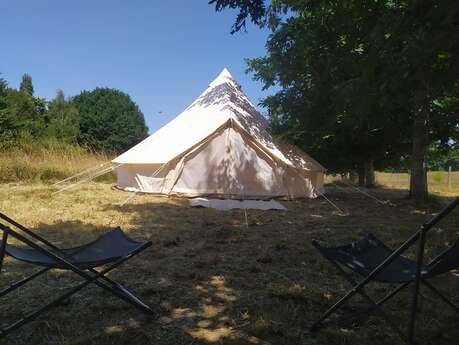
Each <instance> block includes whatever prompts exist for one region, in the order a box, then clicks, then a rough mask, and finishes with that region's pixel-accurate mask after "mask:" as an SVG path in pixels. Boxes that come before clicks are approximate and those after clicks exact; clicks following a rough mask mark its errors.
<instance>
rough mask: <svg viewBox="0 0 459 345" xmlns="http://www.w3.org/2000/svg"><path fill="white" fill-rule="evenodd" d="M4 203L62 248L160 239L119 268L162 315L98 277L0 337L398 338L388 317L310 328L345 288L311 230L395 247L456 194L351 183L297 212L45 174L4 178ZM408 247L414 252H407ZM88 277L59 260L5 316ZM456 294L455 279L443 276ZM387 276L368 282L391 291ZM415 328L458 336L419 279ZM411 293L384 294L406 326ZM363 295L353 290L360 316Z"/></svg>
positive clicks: (11, 268) (20, 267) (439, 237)
mask: <svg viewBox="0 0 459 345" xmlns="http://www.w3.org/2000/svg"><path fill="white" fill-rule="evenodd" d="M1 187H2V188H1V190H0V210H1V211H2V212H5V213H6V214H8V215H10V216H11V217H13V218H16V219H17V220H18V221H20V222H22V223H24V224H27V225H28V226H29V227H30V228H32V229H33V230H35V231H37V232H38V233H40V234H41V235H43V236H45V237H46V238H48V239H50V240H52V241H54V242H55V243H57V244H58V245H60V246H66V245H67V246H73V245H75V244H77V243H78V244H79V243H85V242H87V241H89V240H92V239H94V238H95V237H96V236H98V235H100V234H102V233H104V232H105V231H107V230H108V229H110V228H112V227H115V226H121V227H122V228H123V229H124V230H125V231H126V232H127V233H128V234H129V235H130V236H132V237H134V238H139V239H150V240H151V241H153V246H152V247H151V248H149V249H147V250H146V251H145V252H143V253H142V254H140V255H139V256H137V257H135V258H134V259H132V260H130V261H129V262H128V264H127V265H125V266H124V267H121V268H120V269H119V270H116V271H114V272H113V273H112V275H111V277H113V278H115V279H118V280H120V281H121V282H123V283H125V284H126V286H127V287H128V288H131V289H132V290H133V291H134V292H136V293H138V294H139V295H140V296H141V297H143V298H144V299H145V301H146V302H147V303H149V304H150V305H151V306H152V307H153V308H154V310H155V312H156V314H157V315H156V317H154V318H149V317H146V316H144V315H142V314H141V313H139V312H138V311H137V310H136V309H134V308H132V307H131V306H129V305H127V304H125V303H124V302H122V301H120V300H117V299H116V298H114V297H112V296H111V295H109V294H107V293H105V292H103V291H101V290H100V289H99V288H95V287H90V288H86V289H84V290H82V291H81V292H80V293H79V294H78V295H76V296H74V297H72V298H71V299H70V300H69V301H68V302H66V303H64V305H62V306H60V307H58V308H56V309H54V310H53V311H52V312H51V313H48V314H46V316H43V317H41V318H39V319H37V320H36V321H34V322H33V323H31V324H29V325H28V326H26V327H24V328H22V329H20V330H18V331H17V332H15V333H13V334H11V336H9V337H8V338H6V339H5V340H0V344H14V345H25V344H27V345H34V344H59V345H77V344H79V345H83V344H84V345H89V344H97V345H108V344H139V345H142V344H158V345H180V344H184V345H185V344H186V345H190V344H280V345H289V344H291V345H298V344H324V345H325V344H326V345H335V344H336V345H338V344H340V345H342V344H370V343H371V344H374V345H383V344H387V345H389V344H391V345H393V344H401V343H402V342H401V341H400V339H399V338H398V336H397V335H396V334H395V333H394V332H393V331H392V329H391V328H390V327H389V326H388V325H387V324H386V323H385V322H384V321H383V320H382V319H380V318H379V317H378V316H370V317H369V318H367V319H364V320H362V319H360V320H354V319H352V320H351V319H349V318H346V319H345V320H339V322H338V326H337V325H331V326H329V327H327V328H324V329H323V330H322V331H321V332H319V333H318V334H311V333H310V332H309V326H310V325H311V323H312V322H313V321H314V320H315V319H316V318H317V317H318V316H319V315H320V313H321V312H323V311H325V310H326V308H327V307H328V306H329V305H330V304H331V303H332V302H333V301H334V300H335V299H336V298H338V297H340V296H341V295H343V293H344V292H345V291H346V290H347V289H348V288H349V286H348V285H347V284H346V283H345V282H344V281H343V280H342V279H341V278H340V277H339V276H338V275H337V273H336V272H335V270H334V269H333V268H332V267H331V266H330V265H329V264H328V263H327V262H326V261H325V260H324V259H323V258H322V257H320V256H319V255H318V253H317V252H316V251H315V249H314V248H313V247H312V246H311V240H312V239H313V238H315V239H319V240H324V241H328V242H332V243H344V242H347V241H349V240H351V239H356V238H358V237H359V236H361V235H362V234H364V233H367V232H373V233H374V234H376V235H377V236H378V237H380V238H381V239H382V240H384V241H387V243H389V244H390V245H391V246H396V245H398V244H399V243H400V242H401V241H403V240H404V239H405V238H406V237H407V236H408V235H409V234H411V233H412V232H414V231H415V230H416V229H417V227H418V225H419V224H420V223H421V222H423V221H425V220H426V219H428V218H429V217H431V216H432V214H434V213H435V212H437V211H438V210H439V209H440V208H441V206H442V205H444V204H445V203H446V202H447V201H448V199H449V198H448V197H445V196H443V197H442V196H437V197H436V198H435V200H434V201H433V202H431V203H429V204H428V205H425V206H424V207H422V208H416V207H414V206H413V205H412V204H411V203H410V202H409V201H408V200H407V199H406V198H405V194H406V193H405V192H404V191H401V190H395V189H394V190H391V189H374V190H371V191H370V193H372V195H374V196H377V197H378V198H379V199H382V200H385V201H387V203H386V204H385V205H380V204H378V203H377V202H375V201H374V200H372V199H369V198H367V197H365V196H364V195H361V194H358V193H355V192H353V191H352V190H351V189H350V188H346V187H340V188H336V187H329V188H328V197H329V198H330V199H331V200H333V202H335V203H336V204H337V205H339V206H340V207H341V208H342V209H343V210H344V211H345V212H346V214H344V215H343V214H340V213H338V212H336V211H335V210H334V209H333V208H332V207H331V206H330V205H329V204H328V203H327V202H326V201H325V200H324V199H322V198H321V199H316V200H301V201H290V202H285V203H284V204H285V205H286V206H287V207H288V211H286V212H279V211H268V212H265V211H255V210H249V211H248V215H247V217H248V218H247V220H248V227H247V223H246V220H245V216H244V212H243V211H240V210H235V211H215V210H209V209H200V208H189V207H188V206H187V204H186V203H185V202H184V201H183V200H178V199H173V198H159V197H154V196H150V195H138V196H136V197H135V198H134V199H132V200H131V201H130V202H129V203H127V204H126V205H124V206H123V207H120V206H119V204H120V203H122V202H123V201H124V200H125V199H126V197H127V196H128V195H127V194H126V193H124V192H122V191H118V190H113V189H112V188H111V185H110V184H106V183H91V184H87V185H84V186H82V187H80V188H77V189H75V190H72V191H69V192H67V193H62V194H58V195H56V196H51V191H52V187H50V186H49V185H44V184H40V183H35V184H4V185H2V186H1ZM458 225H459V210H458V211H456V212H455V213H454V214H452V215H451V216H450V217H449V218H448V219H447V220H445V221H444V222H443V223H442V224H441V225H440V226H439V227H438V228H436V229H435V230H433V231H432V233H431V234H430V241H429V245H428V248H427V256H428V257H432V256H434V255H435V253H438V252H439V251H440V250H441V249H443V248H444V247H445V246H446V245H447V244H448V243H450V242H451V241H452V240H454V239H456V238H458V237H459V228H458ZM409 255H412V253H409ZM32 270H33V268H31V267H29V266H28V265H26V264H23V263H18V262H16V261H13V260H11V259H9V258H8V259H7V260H6V263H5V266H4V268H3V271H2V274H1V275H0V285H1V286H2V287H3V286H6V285H7V282H9V281H12V280H16V279H18V278H21V277H23V276H24V275H25V274H27V273H30V272H31V271H32ZM78 280H79V279H78V277H75V275H74V274H72V273H69V272H63V271H55V272H52V273H49V274H48V275H47V276H45V277H40V278H39V279H38V280H37V281H35V282H34V283H32V284H31V285H29V286H26V287H24V288H22V289H19V290H18V291H17V292H15V293H14V294H12V295H9V297H8V298H6V299H5V298H4V299H2V300H0V301H1V302H0V315H1V317H0V323H1V324H4V323H6V322H7V321H8V320H12V319H14V318H16V317H20V316H21V315H23V314H24V313H26V312H27V311H30V310H32V309H33V308H35V307H37V306H39V305H40V304H41V303H43V302H44V301H46V300H49V299H50V298H51V297H52V296H53V294H55V293H62V291H64V290H65V289H68V288H69V287H71V286H72V284H74V283H75V282H76V281H78ZM435 282H436V283H437V284H438V286H439V287H440V288H441V290H443V291H444V292H445V293H446V294H447V295H449V296H452V299H453V301H455V302H456V303H459V296H458V295H457V289H458V286H459V276H457V275H445V276H444V277H441V278H438V279H436V281H435ZM390 288H391V287H390V286H387V285H377V284H374V285H372V286H371V287H370V288H369V289H368V292H369V293H371V294H374V295H382V294H384V292H386V291H388V290H389V289H390ZM422 295H423V298H422V302H421V309H422V313H421V314H420V317H419V323H418V337H419V339H422V344H437V345H442V344H456V343H457V339H458V338H459V329H458V328H457V327H451V325H454V324H457V323H458V322H459V316H458V315H455V314H453V313H452V312H451V311H450V310H449V309H448V308H445V307H444V305H443V304H442V302H441V301H438V300H437V299H435V297H432V296H431V294H430V293H429V292H428V291H425V290H422ZM409 296H410V295H409V293H408V291H406V292H405V293H402V294H401V295H400V296H399V297H397V298H395V299H394V300H393V301H391V303H390V304H389V305H388V307H389V308H388V312H389V313H390V314H391V315H392V317H393V318H394V320H395V321H396V322H397V323H399V324H400V325H405V322H406V320H407V318H408V313H407V308H408V306H409ZM364 306H365V304H364V302H363V300H361V299H358V298H357V299H355V300H354V301H353V303H350V304H349V305H348V306H347V307H346V311H347V312H349V313H353V312H355V311H356V310H360V309H362V308H363V307H364Z"/></svg>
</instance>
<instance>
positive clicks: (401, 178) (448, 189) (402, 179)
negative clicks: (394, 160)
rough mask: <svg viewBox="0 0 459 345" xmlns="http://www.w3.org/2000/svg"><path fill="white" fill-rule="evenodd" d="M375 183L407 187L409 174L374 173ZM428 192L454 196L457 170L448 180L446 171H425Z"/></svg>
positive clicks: (458, 181)
mask: <svg viewBox="0 0 459 345" xmlns="http://www.w3.org/2000/svg"><path fill="white" fill-rule="evenodd" d="M376 183H378V184H380V185H382V186H385V187H388V188H396V189H409V188H410V176H409V174H408V173H383V172H377V173H376ZM427 183H428V185H429V192H431V193H434V194H436V193H437V194H438V193H440V194H441V195H449V196H454V195H457V194H458V192H459V172H458V171H453V172H452V173H451V175H450V180H449V181H448V172H447V171H429V172H428V173H427Z"/></svg>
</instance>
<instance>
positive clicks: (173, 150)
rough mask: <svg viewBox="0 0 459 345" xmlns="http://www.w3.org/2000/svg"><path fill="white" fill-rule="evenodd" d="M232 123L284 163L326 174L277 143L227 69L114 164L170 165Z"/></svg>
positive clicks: (303, 155) (307, 160) (297, 152)
mask: <svg viewBox="0 0 459 345" xmlns="http://www.w3.org/2000/svg"><path fill="white" fill-rule="evenodd" d="M229 119H233V120H235V121H237V122H238V124H239V125H240V126H241V127H242V128H244V129H245V130H246V131H247V132H248V133H249V134H250V135H251V136H252V137H253V139H254V140H256V141H258V142H259V143H260V144H262V145H263V146H264V147H265V148H266V149H267V150H269V151H270V152H271V153H272V154H273V155H274V156H276V157H277V158H279V159H280V160H282V161H283V162H284V163H287V164H289V165H291V166H294V167H296V168H301V169H305V170H309V171H324V170H325V168H324V167H322V166H321V165H320V164H319V163H318V162H316V161H315V160H313V159H312V158H311V157H309V156H308V155H306V154H305V153H304V152H302V151H301V150H299V149H298V148H296V147H294V146H291V145H286V144H279V143H275V142H274V140H273V138H272V136H271V135H270V134H269V132H268V130H267V129H268V122H267V120H266V119H265V118H264V117H263V116H262V115H261V114H260V113H259V112H258V111H257V109H256V108H255V107H254V105H253V104H252V103H251V102H250V101H249V99H248V98H247V96H246V95H245V94H244V93H243V91H242V89H241V87H240V86H239V84H238V83H237V82H236V81H235V80H234V79H233V77H232V76H231V74H230V73H229V71H228V70H227V69H226V68H225V69H223V71H222V72H221V73H220V75H219V76H218V77H217V78H216V79H215V80H214V81H213V82H212V83H210V85H209V87H208V88H207V89H206V90H205V91H204V92H203V93H202V94H201V95H200V96H199V97H198V98H197V99H196V100H195V101H194V102H193V103H192V104H191V105H190V106H189V107H188V108H186V109H185V110H184V111H183V112H182V113H181V114H180V115H178V116H177V117H176V118H174V119H173V120H172V121H170V122H169V123H168V124H166V125H165V126H164V127H162V128H161V129H159V130H158V131H156V132H155V133H153V134H152V135H150V136H149V137H148V138H146V139H145V140H143V141H142V142H140V143H139V144H137V145H136V146H134V147H132V148H131V149H130V150H128V151H126V152H125V153H123V154H122V155H120V156H118V157H117V158H115V159H114V160H113V162H114V163H121V164H154V163H157V164H158V163H159V164H162V163H167V162H169V161H170V160H172V159H174V158H175V157H177V156H179V155H180V154H182V153H183V152H185V151H186V150H188V149H189V148H190V147H191V146H193V145H195V144H196V143H198V142H199V141H201V140H203V139H205V138H206V137H208V136H209V135H211V134H212V133H213V132H214V131H215V130H217V129H218V128H219V127H221V126H222V125H223V124H224V123H225V122H227V121H228V120H229Z"/></svg>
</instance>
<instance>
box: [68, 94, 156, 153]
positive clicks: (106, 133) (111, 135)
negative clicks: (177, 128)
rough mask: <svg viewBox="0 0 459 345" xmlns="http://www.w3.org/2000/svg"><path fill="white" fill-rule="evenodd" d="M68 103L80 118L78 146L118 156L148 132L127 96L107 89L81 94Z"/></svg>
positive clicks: (135, 106)
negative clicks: (74, 108)
mask: <svg viewBox="0 0 459 345" xmlns="http://www.w3.org/2000/svg"><path fill="white" fill-rule="evenodd" d="M72 103H73V104H74V105H75V107H76V108H77V109H78V112H79V114H80V135H79V138H78V141H79V143H80V144H82V145H84V146H87V147H89V148H91V149H95V150H105V151H114V152H122V151H124V150H127V149H128V148H130V147H132V146H133V145H135V144H137V143H138V142H139V141H141V140H143V139H145V138H146V136H147V134H148V128H147V126H146V125H145V119H144V116H143V114H142V112H141V111H140V109H139V107H138V106H137V104H135V103H134V102H133V101H132V100H131V98H130V97H129V95H127V94H125V93H123V92H121V91H119V90H116V89H110V88H96V89H95V90H93V91H83V92H81V93H80V94H79V95H78V96H76V97H74V98H73V101H72Z"/></svg>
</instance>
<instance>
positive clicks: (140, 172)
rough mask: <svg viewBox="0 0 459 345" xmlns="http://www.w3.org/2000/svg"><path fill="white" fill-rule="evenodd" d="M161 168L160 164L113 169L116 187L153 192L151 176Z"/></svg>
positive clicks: (129, 165)
mask: <svg viewBox="0 0 459 345" xmlns="http://www.w3.org/2000/svg"><path fill="white" fill-rule="evenodd" d="M161 166H162V164H123V165H121V166H119V167H118V168H116V169H115V172H116V176H117V184H118V187H119V188H122V189H127V190H129V189H131V190H139V191H147V192H148V191H150V192H153V190H152V186H151V184H152V182H153V178H152V176H153V174H154V173H155V172H156V171H158V169H160V168H161Z"/></svg>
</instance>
